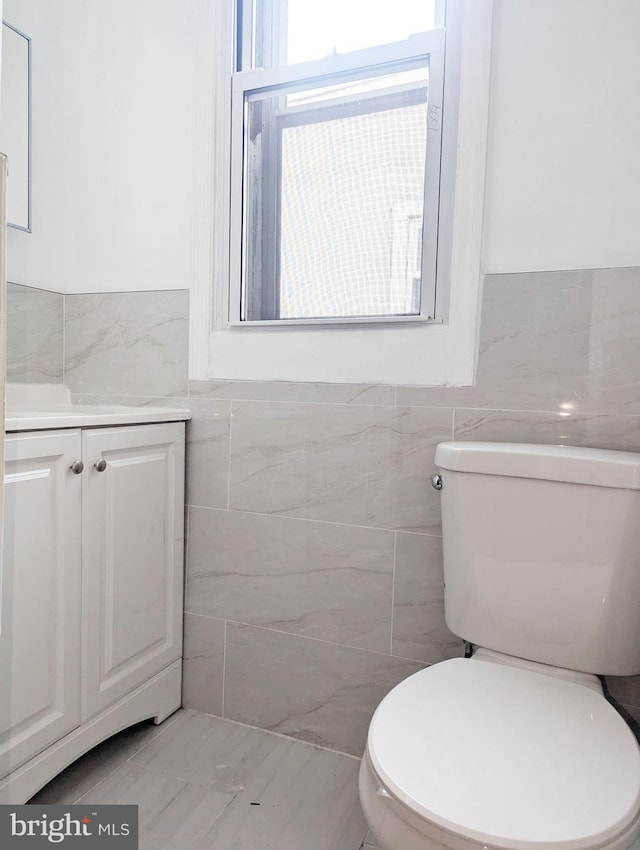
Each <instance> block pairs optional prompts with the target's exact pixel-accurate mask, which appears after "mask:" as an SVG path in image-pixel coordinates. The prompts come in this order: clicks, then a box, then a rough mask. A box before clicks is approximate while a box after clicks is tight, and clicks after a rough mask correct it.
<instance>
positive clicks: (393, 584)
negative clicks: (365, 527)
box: [389, 531, 398, 655]
mask: <svg viewBox="0 0 640 850" xmlns="http://www.w3.org/2000/svg"><path fill="white" fill-rule="evenodd" d="M397 544H398V532H397V531H396V532H394V535H393V570H392V571H391V634H390V635H389V655H393V625H394V623H393V620H394V617H393V614H394V608H395V603H396V551H397Z"/></svg>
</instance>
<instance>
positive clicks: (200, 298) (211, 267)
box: [189, 0, 493, 386]
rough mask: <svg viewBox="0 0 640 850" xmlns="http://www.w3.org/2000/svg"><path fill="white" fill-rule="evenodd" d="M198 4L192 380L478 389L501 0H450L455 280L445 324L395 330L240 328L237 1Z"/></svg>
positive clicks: (448, 247)
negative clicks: (234, 236) (496, 10)
mask: <svg viewBox="0 0 640 850" xmlns="http://www.w3.org/2000/svg"><path fill="white" fill-rule="evenodd" d="M198 4H199V10H198V21H199V27H198V34H199V43H198V50H197V54H196V57H195V73H194V98H195V102H196V105H197V112H196V126H195V134H194V139H195V167H194V182H195V201H196V202H195V205H194V222H193V233H194V241H193V277H192V286H191V310H190V348H189V377H190V378H191V379H192V380H245V381H247V380H250V381H253V380H259V381H323V382H326V381H329V382H349V383H376V384H384V383H387V384H401V385H406V384H414V385H420V386H424V385H428V386H431V385H438V386H441V385H447V386H469V385H471V384H472V383H473V380H474V375H475V365H476V359H477V336H478V328H479V311H480V298H481V289H482V277H481V248H482V229H483V207H484V193H485V174H486V151H487V133H488V125H489V92H490V68H491V34H492V19H493V0H448V2H447V24H446V25H447V34H448V40H447V55H446V73H445V90H444V116H443V155H442V168H441V171H442V180H441V193H440V219H441V227H440V237H439V248H438V267H439V269H438V270H439V273H441V274H446V275H447V279H448V282H449V286H448V287H447V292H446V294H445V298H446V303H445V302H444V300H443V301H442V302H441V303H440V305H439V309H440V310H441V315H442V316H443V319H444V323H443V324H426V323H422V324H414V325H392V324H389V325H386V326H378V329H376V327H375V326H367V325H357V326H352V327H342V328H341V327H339V326H336V327H333V328H331V327H312V326H306V327H294V326H292V327H289V328H262V327H260V328H257V327H251V328H245V329H238V328H235V327H232V326H230V325H229V321H228V315H229V280H230V274H229V271H230V270H229V259H230V253H229V236H230V209H231V180H230V171H231V141H230V140H231V83H230V81H231V77H232V74H233V72H234V71H235V67H234V60H235V53H236V51H235V38H236V35H235V31H234V7H235V2H234V0H219V2H216V3H211V2H210V0H198ZM212 45H213V46H214V47H213V49H212ZM452 104H453V106H452ZM441 293H442V288H441V289H440V291H439V296H440V294H441Z"/></svg>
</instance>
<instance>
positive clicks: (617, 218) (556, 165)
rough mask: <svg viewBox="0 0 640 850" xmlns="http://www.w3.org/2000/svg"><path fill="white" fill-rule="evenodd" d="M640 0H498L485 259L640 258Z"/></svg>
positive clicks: (536, 262)
mask: <svg viewBox="0 0 640 850" xmlns="http://www.w3.org/2000/svg"><path fill="white" fill-rule="evenodd" d="M639 33H640V2H638V0H496V2H495V12H494V38H493V59H492V96H491V112H490V124H489V127H490V129H489V160H488V184H487V197H486V207H485V235H484V264H483V265H484V271H485V272H487V273H491V272H521V271H534V270H553V269H580V268H602V267H609V266H638V265H640V238H639V234H640V200H639V197H640V191H639V189H640V154H639V150H640V147H639V144H638V140H639V139H640V97H638V91H639V90H640V51H639V50H638V34H639Z"/></svg>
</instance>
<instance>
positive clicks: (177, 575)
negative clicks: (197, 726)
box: [82, 422, 184, 718]
mask: <svg viewBox="0 0 640 850" xmlns="http://www.w3.org/2000/svg"><path fill="white" fill-rule="evenodd" d="M183 429H184V426H183V425H182V424H178V423H175V422H171V423H167V424H163V425H146V426H140V425H132V426H130V427H120V428H104V429H103V428H97V429H93V430H86V431H84V432H83V435H82V457H83V458H84V459H85V464H86V467H85V472H84V475H85V480H84V482H83V487H84V492H83V512H82V553H83V564H84V570H83V596H84V606H83V610H84V613H85V616H84V618H83V640H82V643H83V673H84V676H83V679H84V689H83V717H85V718H87V717H92V716H93V715H94V714H96V713H97V712H98V711H100V710H101V709H103V708H105V707H106V706H107V705H109V704H110V703H112V702H113V701H114V700H116V699H118V698H119V697H121V696H123V695H124V694H126V693H128V692H129V691H130V690H132V689H133V688H134V687H136V686H137V685H139V684H141V683H142V682H144V681H145V680H146V679H148V678H149V677H150V676H152V675H153V674H154V673H156V672H157V671H158V670H162V668H163V667H166V666H167V664H170V663H171V662H172V661H175V660H176V659H177V658H180V656H181V654H182V593H183V569H182V553H183V547H184V538H183V525H184V495H183V493H184V441H183V439H182V437H181V433H182V431H183Z"/></svg>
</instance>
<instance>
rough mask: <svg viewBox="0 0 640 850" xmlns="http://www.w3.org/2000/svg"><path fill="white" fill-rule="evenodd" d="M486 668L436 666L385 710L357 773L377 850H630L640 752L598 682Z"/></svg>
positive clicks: (639, 807)
mask: <svg viewBox="0 0 640 850" xmlns="http://www.w3.org/2000/svg"><path fill="white" fill-rule="evenodd" d="M491 655H493V654H491ZM489 657H490V660H485V659H484V658H483V657H482V653H479V654H478V656H475V657H474V658H472V659H470V660H466V659H452V660H450V661H444V662H441V663H439V664H435V665H433V666H432V667H429V668H427V669H425V670H422V671H421V672H419V673H416V674H414V675H413V676H411V677H409V678H408V679H406V680H405V681H404V682H402V683H401V684H400V685H398V686H397V687H396V688H394V690H393V691H391V693H390V694H388V695H387V697H386V698H385V699H384V700H383V701H382V702H381V703H380V705H379V707H378V709H377V711H376V713H375V715H374V717H373V720H372V722H371V726H370V729H369V735H368V740H367V748H366V752H365V755H364V757H363V759H362V764H361V768H360V798H361V801H362V805H363V809H364V812H365V816H366V817H367V820H368V822H369V825H370V826H371V828H372V831H373V833H374V835H375V837H376V841H377V842H378V844H379V846H380V847H381V848H382V850H439V848H451V850H471V849H472V848H473V850H476V848H501V850H542V848H545V850H595V848H610V850H622V848H627V847H629V846H630V844H631V843H632V842H633V841H634V840H635V838H636V837H638V836H639V835H640V749H639V748H638V745H637V743H636V740H635V738H634V736H633V734H632V732H631V730H630V729H629V727H628V726H627V724H626V723H625V722H624V720H623V719H622V718H621V717H620V715H619V714H618V712H617V711H616V710H615V709H614V708H613V707H612V706H611V705H610V704H609V703H608V702H607V700H606V699H605V697H604V696H603V694H602V690H601V688H600V686H599V683H598V680H597V679H596V678H595V677H590V678H592V680H593V681H589V680H588V679H586V678H585V681H584V682H581V683H577V682H576V681H571V680H570V679H571V674H570V673H568V676H569V680H566V679H564V678H563V677H562V676H561V671H557V673H555V672H554V674H553V675H549V674H548V673H547V672H537V671H536V670H535V668H532V666H531V665H530V664H529V665H527V666H526V667H525V668H524V669H523V668H521V667H519V666H512V664H510V663H509V660H508V659H506V663H505V662H504V661H502V663H496V660H497V659H496V658H495V656H494V657H491V656H489ZM514 662H515V663H517V660H516V659H514ZM540 667H541V669H544V665H540Z"/></svg>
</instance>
